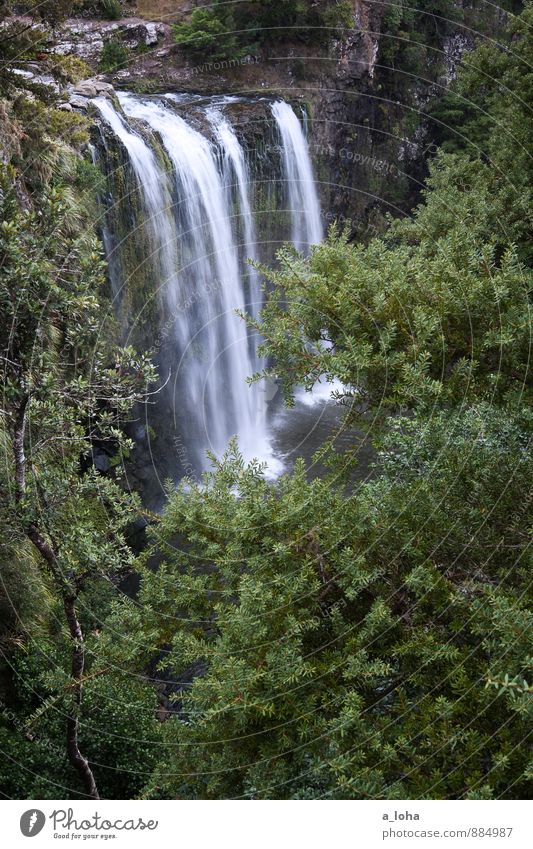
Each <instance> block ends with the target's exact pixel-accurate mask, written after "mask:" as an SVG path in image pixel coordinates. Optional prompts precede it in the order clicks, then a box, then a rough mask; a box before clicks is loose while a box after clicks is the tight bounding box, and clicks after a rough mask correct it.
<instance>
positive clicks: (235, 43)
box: [174, 0, 353, 59]
mask: <svg viewBox="0 0 533 849" xmlns="http://www.w3.org/2000/svg"><path fill="white" fill-rule="evenodd" d="M352 26H353V10H352V8H351V5H350V3H349V2H346V1H345V0H340V2H337V0H333V2H332V0H319V2H307V0H278V2H276V3H270V2H266V0H255V2H244V3H237V4H234V5H232V4H227V3H225V2H222V0H215V2H214V3H213V4H212V5H210V6H209V7H208V8H202V7H200V8H196V9H194V10H193V11H192V13H191V15H190V16H189V17H188V18H186V19H185V20H184V21H182V22H181V23H179V24H175V26H174V32H175V37H176V42H177V43H178V44H181V45H183V46H184V47H185V48H186V49H187V50H188V51H190V52H192V53H193V54H195V55H196V56H203V57H204V58H209V59H218V58H224V57H232V58H235V57H236V56H239V55H244V54H245V53H254V52H255V51H256V49H257V46H258V45H261V44H272V43H274V42H277V41H283V40H288V39H289V40H291V39H292V40H295V41H303V42H309V43H313V44H323V43H327V42H328V41H329V40H331V39H332V38H334V37H340V36H341V35H342V34H343V32H344V30H345V29H347V28H351V27H352Z"/></svg>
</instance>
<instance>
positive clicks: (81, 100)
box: [69, 94, 89, 110]
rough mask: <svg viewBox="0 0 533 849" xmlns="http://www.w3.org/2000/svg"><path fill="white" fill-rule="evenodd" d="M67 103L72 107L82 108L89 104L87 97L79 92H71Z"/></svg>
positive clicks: (84, 108)
mask: <svg viewBox="0 0 533 849" xmlns="http://www.w3.org/2000/svg"><path fill="white" fill-rule="evenodd" d="M69 103H70V105H71V107H72V108H73V109H83V110H86V109H87V108H88V106H89V98H88V97H82V96H81V95H79V94H73V95H72V97H71V98H70V100H69Z"/></svg>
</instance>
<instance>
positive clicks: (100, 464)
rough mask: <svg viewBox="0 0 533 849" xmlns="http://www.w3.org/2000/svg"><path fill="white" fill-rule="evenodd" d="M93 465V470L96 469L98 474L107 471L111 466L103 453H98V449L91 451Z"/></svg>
mask: <svg viewBox="0 0 533 849" xmlns="http://www.w3.org/2000/svg"><path fill="white" fill-rule="evenodd" d="M93 463H94V467H95V469H98V471H99V472H107V471H109V467H110V465H111V461H110V459H109V457H108V455H107V454H106V453H105V451H99V450H98V449H95V450H94V451H93Z"/></svg>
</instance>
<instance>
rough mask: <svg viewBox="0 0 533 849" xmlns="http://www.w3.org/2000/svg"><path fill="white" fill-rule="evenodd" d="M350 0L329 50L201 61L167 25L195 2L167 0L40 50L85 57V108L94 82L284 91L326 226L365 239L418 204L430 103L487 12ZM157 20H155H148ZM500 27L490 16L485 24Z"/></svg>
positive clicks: (81, 22)
mask: <svg viewBox="0 0 533 849" xmlns="http://www.w3.org/2000/svg"><path fill="white" fill-rule="evenodd" d="M352 3H353V14H352V27H351V28H350V29H347V30H346V31H345V33H344V35H343V37H342V38H339V39H338V40H337V41H335V42H334V43H332V44H331V45H329V46H328V47H321V48H317V47H316V46H309V45H305V44H302V43H301V42H298V41H293V42H290V41H284V42H280V43H278V44H277V45H275V46H274V47H272V48H269V50H268V51H267V50H265V49H263V50H262V51H259V53H258V54H257V55H254V56H252V55H248V56H239V57H233V58H232V57H228V58H226V59H224V60H218V61H204V62H202V63H201V64H198V63H197V64H195V62H194V59H192V58H191V57H190V56H188V55H187V54H186V53H185V52H184V50H183V48H182V47H179V46H178V45H176V43H175V41H174V37H173V32H172V26H171V23H169V21H171V20H172V19H175V17H176V15H178V17H179V15H183V14H184V13H186V12H187V11H188V9H189V7H190V5H191V4H190V3H188V2H186V0H184V2H182V3H178V4H176V3H174V4H171V5H172V14H170V12H167V11H165V8H166V7H164V6H163V5H162V4H161V3H159V2H151V0H145V2H141V0H139V3H138V4H137V6H136V7H135V8H133V11H132V14H131V16H130V17H125V18H122V19H119V20H116V21H102V20H98V19H93V18H77V19H71V20H68V21H66V22H65V23H64V24H62V25H61V26H60V27H59V28H57V29H56V30H55V31H53V32H52V31H50V33H49V36H48V39H47V42H46V43H45V45H44V50H45V52H46V54H48V55H50V54H51V55H60V56H63V57H64V56H70V55H72V56H75V57H78V58H79V59H82V60H83V61H84V62H85V63H87V66H88V68H89V69H90V71H91V73H92V76H93V79H91V80H90V81H89V82H87V81H83V80H82V81H81V82H80V83H78V84H77V86H70V88H69V90H68V91H67V95H68V97H69V99H70V103H69V104H65V106H64V108H65V109H69V108H74V109H84V108H86V107H87V105H88V101H87V99H86V98H87V97H90V96H94V93H95V92H94V89H95V87H96V88H98V86H100V88H99V90H98V93H105V94H108V95H111V94H112V89H111V88H110V85H112V86H114V87H115V88H121V89H132V90H134V91H136V92H138V93H146V94H150V93H156V92H161V91H174V92H180V91H184V92H195V93H199V94H213V93H228V94H231V93H233V94H240V95H243V94H244V95H246V94H250V95H256V96H257V95H268V96H270V97H272V96H276V95H281V96H282V97H284V98H285V99H287V100H289V101H291V102H292V103H293V104H298V103H299V104H301V106H302V108H303V109H304V111H305V113H306V114H307V116H308V119H309V121H308V129H309V141H310V145H311V150H312V155H313V160H314V164H315V168H316V173H317V175H318V179H319V181H320V186H321V196H322V197H321V199H322V207H323V210H324V218H325V221H324V223H325V225H327V224H328V223H331V222H333V221H335V220H337V221H339V222H340V223H341V224H347V225H348V226H349V227H350V228H351V230H352V231H353V232H354V235H358V236H363V237H364V236H365V234H367V235H372V234H374V233H376V232H380V230H381V229H382V228H383V226H384V214H385V213H387V212H390V213H392V214H395V215H399V214H403V213H405V212H408V210H409V209H410V208H411V207H412V206H413V204H414V203H415V202H416V200H417V198H418V194H419V191H420V187H421V183H422V181H423V178H424V176H425V173H426V165H425V163H426V160H427V157H428V154H430V153H431V152H432V148H433V145H432V124H431V121H430V119H429V118H428V116H427V114H426V107H427V105H428V103H429V102H430V101H431V99H432V98H435V97H438V96H440V95H441V94H443V93H445V92H446V90H447V87H448V86H449V84H450V82H451V80H452V79H453V76H454V73H455V68H456V65H457V63H458V62H459V61H460V59H461V56H462V55H463V53H464V51H465V50H467V49H468V48H469V47H470V46H472V44H473V38H472V36H471V33H472V28H469V26H468V23H470V24H472V23H474V22H475V21H476V20H477V19H476V15H477V16H478V17H479V15H480V14H481V13H480V12H475V13H474V12H470V14H472V15H474V18H473V20H472V21H470V22H469V21H468V16H467V18H466V19H465V17H464V15H465V10H464V9H462V7H461V5H460V0H457V2H456V3H455V5H454V4H451V8H452V9H456V10H457V11H458V12H460V15H458V16H457V20H456V21H453V20H451V19H450V20H445V19H444V18H437V17H435V16H432V15H424V14H422V13H418V12H417V13H416V14H417V15H418V17H416V15H415V19H414V23H412V22H411V23H410V24H408V23H405V22H404V21H403V19H402V18H401V14H403V12H402V11H401V10H402V9H404V10H405V9H407V8H408V7H407V6H405V7H402V5H401V4H398V3H394V4H392V3H390V2H389V0H386V2H382V3H379V2H378V3H376V2H366V0H352ZM123 8H126V7H124V6H123ZM398 10H400V11H398ZM156 11H158V14H157V15H156ZM494 14H496V13H494ZM150 15H153V16H154V18H157V19H154V20H147V17H149V16H150ZM398 15H400V18H398ZM395 16H396V17H395ZM452 17H453V15H452ZM405 20H410V19H409V17H408V15H407V16H406V19H405ZM459 20H461V23H459ZM398 21H399V23H398ZM500 25H501V21H500V20H493V21H491V22H490V25H489V28H490V27H492V29H493V30H494V29H496V30H497V28H498V26H500ZM409 26H410V27H411V30H410V31H409V30H405V29H404V28H405V27H409ZM400 27H402V29H400ZM104 84H107V88H106V86H105V85H104ZM244 122H245V116H243V123H244ZM248 123H249V135H250V146H251V145H253V144H255V143H256V141H257V139H256V136H257V133H256V132H255V130H254V129H253V116H252V117H251V120H250V121H249V122H248Z"/></svg>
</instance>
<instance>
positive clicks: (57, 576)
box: [13, 395, 100, 799]
mask: <svg viewBox="0 0 533 849" xmlns="http://www.w3.org/2000/svg"><path fill="white" fill-rule="evenodd" d="M28 401H29V397H28V396H27V395H25V396H24V398H23V399H22V401H21V403H20V406H19V409H18V411H17V415H16V417H15V427H14V433H13V454H14V458H15V500H16V502H17V504H18V505H20V504H21V502H22V500H23V498H24V496H25V494H26V457H25V453H24V437H25V430H26V408H27V406H28ZM23 526H24V532H25V533H26V535H27V537H28V539H29V540H31V542H32V543H33V545H34V546H35V548H36V549H37V551H38V552H39V554H40V555H41V556H42V557H43V559H44V561H45V562H46V564H47V566H48V568H49V569H50V571H51V573H52V575H53V577H54V580H55V582H56V585H57V587H58V590H59V592H60V595H61V598H62V600H63V607H64V610H65V616H66V619H67V623H68V627H69V632H70V638H71V640H72V670H71V671H72V680H73V682H74V683H73V694H72V706H71V707H70V708H69V710H68V713H67V754H68V759H69V761H70V763H71V764H72V766H73V767H74V768H75V769H76V771H77V772H78V774H79V776H80V778H81V780H82V782H83V786H84V788H85V792H86V795H87V796H89V797H90V798H91V799H99V798H100V796H99V795H98V788H97V786H96V781H95V779H94V775H93V772H92V770H91V767H90V765H89V762H88V760H87V759H86V758H84V757H83V755H82V753H81V752H80V749H79V745H78V732H79V726H80V723H79V714H80V707H81V695H82V683H81V682H82V679H83V670H84V667H85V646H84V640H83V633H82V630H81V626H80V623H79V621H78V617H77V614H76V595H77V593H76V591H75V590H73V589H72V588H71V587H69V584H68V580H67V578H66V576H65V575H63V574H62V572H61V567H60V565H59V562H58V554H59V552H58V551H56V549H55V547H54V544H53V542H52V543H50V542H49V541H48V539H47V537H46V535H45V534H44V533H43V532H42V531H41V530H40V529H39V527H38V526H37V525H36V524H35V522H32V521H30V522H27V521H24V519H23Z"/></svg>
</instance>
